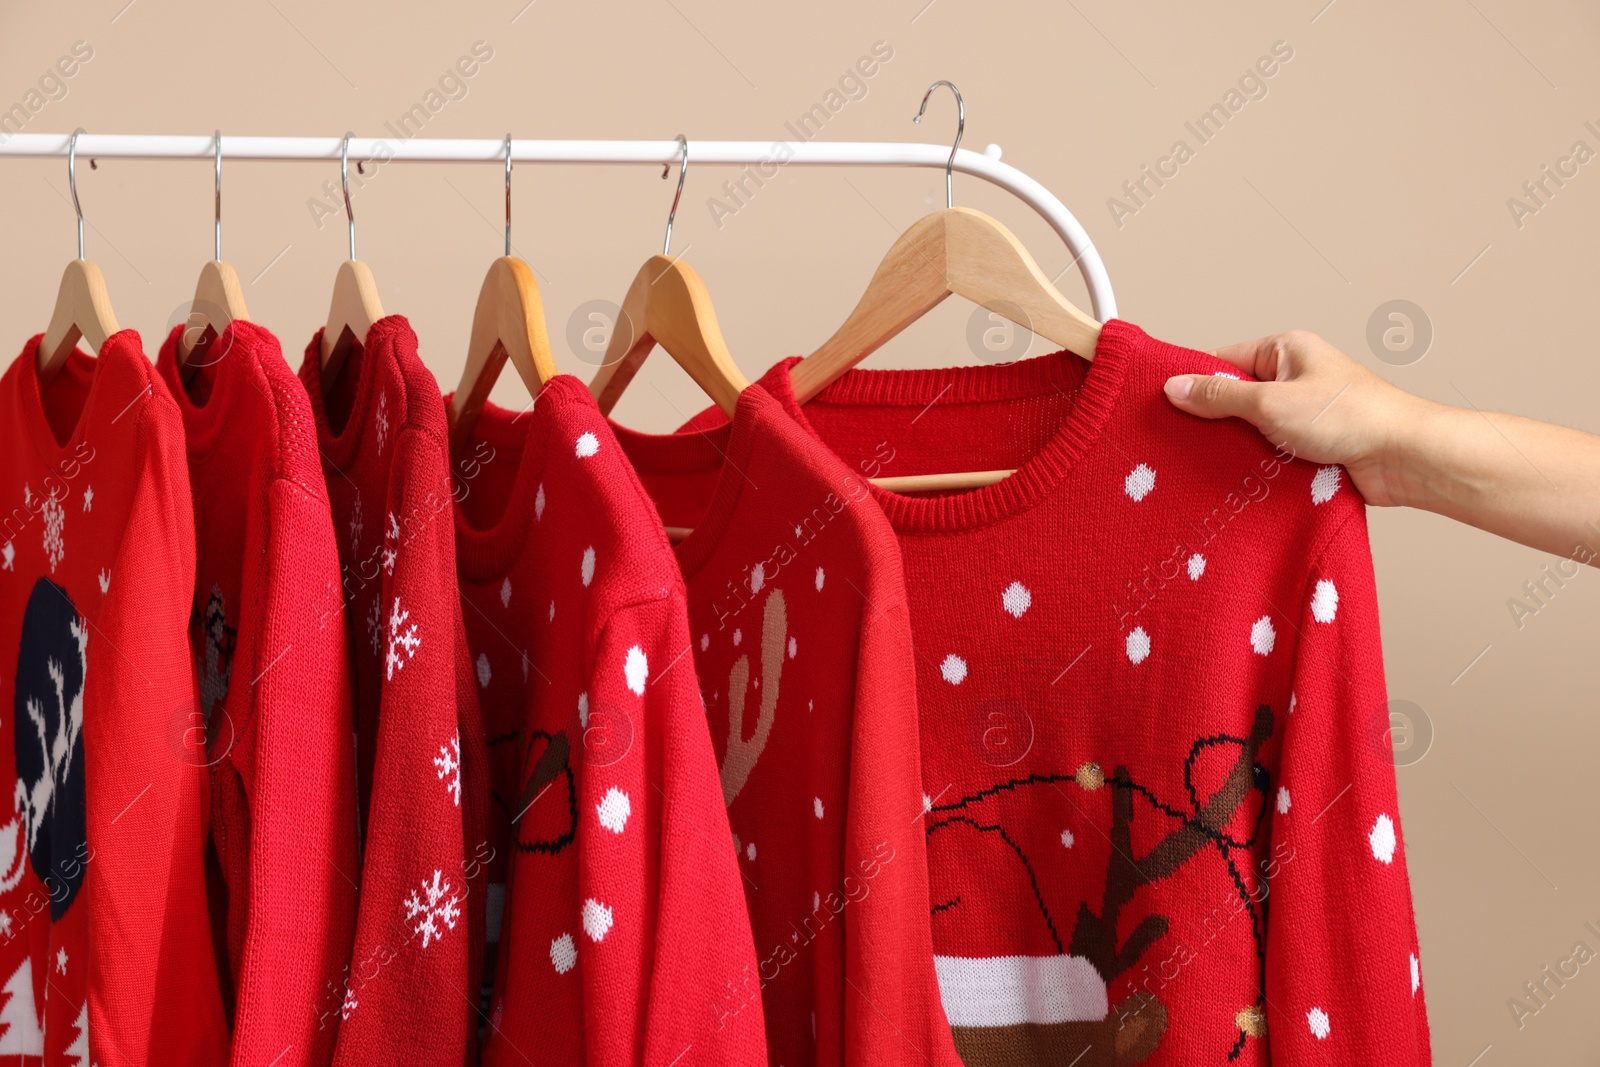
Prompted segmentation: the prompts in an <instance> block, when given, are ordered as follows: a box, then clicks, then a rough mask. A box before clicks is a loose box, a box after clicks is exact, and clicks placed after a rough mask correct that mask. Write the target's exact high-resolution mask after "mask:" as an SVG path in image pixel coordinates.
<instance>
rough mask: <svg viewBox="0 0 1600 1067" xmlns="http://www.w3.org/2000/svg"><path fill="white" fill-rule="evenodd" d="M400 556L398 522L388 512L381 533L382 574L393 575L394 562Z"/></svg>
mask: <svg viewBox="0 0 1600 1067" xmlns="http://www.w3.org/2000/svg"><path fill="white" fill-rule="evenodd" d="M399 555H400V522H399V520H398V519H396V518H395V517H394V512H392V511H391V512H389V521H388V524H387V525H386V526H385V527H384V531H383V573H385V574H393V573H394V564H395V560H396V559H397V558H398V557H399Z"/></svg>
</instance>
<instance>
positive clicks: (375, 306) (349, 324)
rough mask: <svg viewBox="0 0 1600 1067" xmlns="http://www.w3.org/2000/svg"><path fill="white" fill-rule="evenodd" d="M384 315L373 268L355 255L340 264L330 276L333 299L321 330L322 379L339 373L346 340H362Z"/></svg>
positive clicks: (345, 352)
mask: <svg viewBox="0 0 1600 1067" xmlns="http://www.w3.org/2000/svg"><path fill="white" fill-rule="evenodd" d="M381 318H383V301H382V300H380V299H379V298H378V283H377V282H375V281H373V280H372V271H371V269H369V268H368V267H367V265H366V264H365V263H363V262H361V261H360V260H358V259H347V260H345V261H344V262H343V263H341V264H339V273H337V274H335V275H334V277H333V299H332V300H331V301H330V302H329V304H328V325H327V328H326V329H325V330H323V332H322V381H323V388H324V389H326V388H327V385H328V383H331V382H332V381H333V379H334V378H336V377H338V375H339V369H340V367H342V366H343V365H344V357H345V355H346V354H347V353H348V352H349V350H350V346H349V341H348V340H347V339H346V334H348V335H349V339H350V340H354V341H356V342H357V343H362V342H365V341H366V339H367V331H368V330H370V329H372V324H373V323H375V322H377V321H378V320H379V319H381Z"/></svg>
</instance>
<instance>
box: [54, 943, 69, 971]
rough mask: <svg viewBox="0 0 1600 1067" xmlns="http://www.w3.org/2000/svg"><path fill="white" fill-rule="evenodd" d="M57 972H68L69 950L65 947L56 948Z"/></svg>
mask: <svg viewBox="0 0 1600 1067" xmlns="http://www.w3.org/2000/svg"><path fill="white" fill-rule="evenodd" d="M56 973H57V974H66V973H67V950H66V949H65V948H59V949H57V950H56Z"/></svg>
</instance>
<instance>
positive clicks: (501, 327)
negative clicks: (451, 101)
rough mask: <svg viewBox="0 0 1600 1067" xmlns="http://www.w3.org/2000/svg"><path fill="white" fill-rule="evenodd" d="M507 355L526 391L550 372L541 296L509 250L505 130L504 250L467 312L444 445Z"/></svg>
mask: <svg viewBox="0 0 1600 1067" xmlns="http://www.w3.org/2000/svg"><path fill="white" fill-rule="evenodd" d="M507 357H510V359H511V365H512V366H513V367H515V368H517V374H518V376H519V377H521V378H522V383H523V384H524V385H525V386H527V387H528V395H529V396H533V397H537V396H538V395H539V390H540V389H542V388H544V385H545V383H546V382H548V381H549V380H550V379H551V378H554V377H555V376H556V374H557V373H558V371H557V370H556V359H555V355H554V354H553V353H552V352H551V351H550V335H549V333H548V332H547V331H546V330H545V324H544V301H543V300H542V299H541V298H540V296H539V285H538V283H537V282H535V281H534V279H533V270H532V269H531V268H530V267H529V266H528V265H527V264H526V263H524V262H523V261H522V260H520V259H518V258H516V257H515V256H513V255H512V254H511V135H510V134H509V133H508V134H506V254H505V255H504V256H501V257H500V258H499V259H497V260H495V261H494V262H493V263H491V264H489V272H488V274H486V275H484V279H483V287H482V288H481V289H479V290H478V306H477V308H476V309H474V311H473V313H472V335H471V337H470V338H469V340H468V341H467V363H466V366H465V367H464V368H463V369H462V371H461V384H459V385H457V386H456V391H455V395H454V396H453V397H451V399H450V446H451V448H452V449H459V448H461V447H462V446H463V445H464V444H465V443H466V441H467V438H468V437H470V436H471V434H472V427H473V425H474V424H475V423H476V422H477V421H478V416H479V415H480V414H481V413H482V412H483V405H484V402H485V401H486V400H488V399H489V390H490V389H492V388H494V383H495V379H496V378H498V377H499V376H500V368H501V367H503V366H505V362H506V359H507Z"/></svg>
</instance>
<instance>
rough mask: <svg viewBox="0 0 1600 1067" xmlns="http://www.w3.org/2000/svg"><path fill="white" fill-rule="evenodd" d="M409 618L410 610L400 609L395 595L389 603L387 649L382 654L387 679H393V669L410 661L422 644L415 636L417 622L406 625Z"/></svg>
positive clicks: (398, 668)
mask: <svg viewBox="0 0 1600 1067" xmlns="http://www.w3.org/2000/svg"><path fill="white" fill-rule="evenodd" d="M410 618H411V612H409V611H401V610H400V598H399V597H395V598H394V600H393V602H392V603H390V605H389V651H388V652H387V653H386V654H385V656H384V676H385V678H387V679H388V680H389V681H393V680H394V672H395V671H398V670H400V669H401V668H402V667H404V666H405V665H406V664H407V663H409V662H411V660H412V659H413V658H414V657H415V656H416V654H417V648H418V647H419V646H420V645H421V644H422V638H420V637H418V636H417V624H416V623H414V622H413V623H411V624H410V625H407V620H409V619H410ZM402 653H403V654H404V655H403V656H402Z"/></svg>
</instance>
